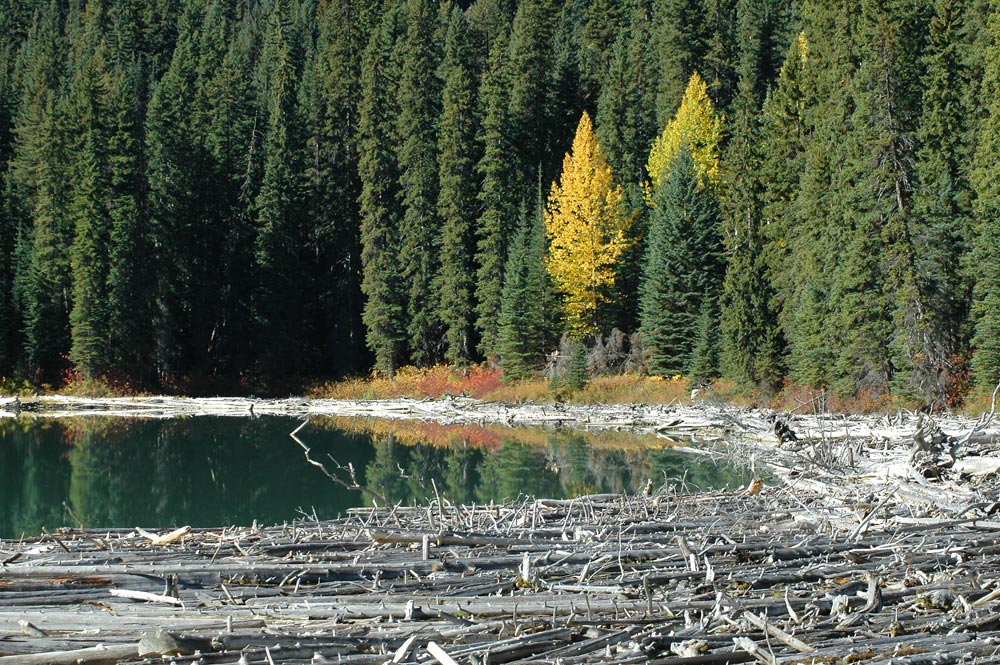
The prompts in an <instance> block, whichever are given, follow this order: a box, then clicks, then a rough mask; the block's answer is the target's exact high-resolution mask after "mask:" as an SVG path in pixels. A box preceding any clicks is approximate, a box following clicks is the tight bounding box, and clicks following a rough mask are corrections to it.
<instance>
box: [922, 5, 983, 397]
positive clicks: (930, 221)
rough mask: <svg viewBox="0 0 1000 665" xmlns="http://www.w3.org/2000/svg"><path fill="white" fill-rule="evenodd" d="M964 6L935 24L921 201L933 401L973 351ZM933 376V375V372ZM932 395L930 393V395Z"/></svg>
mask: <svg viewBox="0 0 1000 665" xmlns="http://www.w3.org/2000/svg"><path fill="white" fill-rule="evenodd" d="M966 4H967V3H966V2H964V0H939V1H938V2H936V3H935V15H934V18H933V20H932V21H931V24H930V33H929V35H928V41H929V44H928V51H927V54H926V56H925V58H924V63H925V65H926V74H925V76H924V80H925V85H926V87H925V89H924V92H923V95H922V100H921V106H922V109H923V110H922V115H921V118H920V126H919V129H918V136H917V138H918V143H919V145H920V149H919V152H918V153H917V163H916V166H915V172H916V183H915V188H914V194H913V215H914V218H915V219H916V221H917V224H916V230H915V232H914V235H913V243H914V249H915V260H916V275H917V279H918V280H920V281H919V284H918V287H919V289H920V292H921V294H922V296H923V300H924V303H925V307H926V309H925V312H924V319H923V326H922V327H923V329H924V330H925V331H926V334H927V338H926V339H927V341H926V343H925V345H924V350H925V353H926V361H925V362H922V363H919V364H918V365H917V366H915V367H914V369H915V370H917V369H919V370H922V371H920V372H919V374H918V375H917V376H915V377H914V378H917V379H918V380H920V381H921V382H922V383H924V385H923V386H922V388H923V390H922V392H924V393H925V394H927V395H928V397H941V396H942V395H944V394H945V392H946V391H947V390H948V388H949V386H948V381H949V377H950V376H952V375H953V374H954V372H953V371H952V370H955V369H959V370H960V369H961V368H956V367H955V362H956V360H957V356H958V354H959V353H960V352H961V351H962V350H963V348H964V347H965V346H966V345H967V344H968V330H967V327H968V318H969V303H970V300H971V298H970V289H971V284H970V280H969V277H968V275H967V274H966V271H965V270H963V266H962V262H963V257H965V256H967V254H968V251H969V248H970V246H971V243H972V237H971V229H972V226H973V225H972V219H971V217H972V192H971V191H970V187H969V182H968V177H967V171H968V164H969V163H970V162H971V150H970V146H969V145H968V139H969V126H970V125H971V124H974V123H973V122H972V113H971V109H969V108H968V106H967V104H966V91H967V90H968V88H969V87H970V80H969V70H968V66H967V64H966V63H965V58H964V54H963V52H962V49H963V43H962V36H963V32H964V29H965V25H964V15H965V14H966ZM928 370H931V371H928ZM928 393H929V394H928Z"/></svg>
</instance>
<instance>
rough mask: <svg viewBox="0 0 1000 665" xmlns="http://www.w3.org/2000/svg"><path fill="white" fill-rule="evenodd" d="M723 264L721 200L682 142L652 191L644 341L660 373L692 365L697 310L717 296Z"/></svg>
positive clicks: (643, 298) (643, 285) (643, 293)
mask: <svg viewBox="0 0 1000 665" xmlns="http://www.w3.org/2000/svg"><path fill="white" fill-rule="evenodd" d="M724 269H725V264H724V261H723V256H722V239H721V237H720V233H719V209H718V203H717V202H716V198H715V196H714V195H713V194H712V193H710V192H709V191H707V188H706V187H705V186H704V184H703V182H702V180H701V179H700V178H699V176H698V173H697V171H696V168H695V162H694V159H693V158H692V156H691V152H690V151H689V150H688V148H687V144H681V149H680V152H679V153H678V154H677V156H676V157H675V158H674V160H673V161H672V164H671V167H670V171H669V172H668V173H667V174H666V176H665V177H664V178H662V179H661V180H660V185H659V187H658V188H657V190H656V192H655V194H654V197H653V209H652V211H651V212H650V220H649V238H648V241H647V245H646V257H645V262H644V264H643V273H642V283H641V286H640V300H639V308H640V309H639V313H640V321H641V326H642V334H643V345H644V346H645V348H647V349H649V353H650V361H651V366H652V369H653V371H654V372H655V373H656V374H659V375H662V376H673V375H677V374H682V373H683V372H684V371H686V370H688V369H690V368H691V367H692V360H693V355H692V351H693V349H694V345H695V340H696V338H697V333H698V321H699V316H700V315H701V314H702V313H703V312H702V308H703V305H704V303H705V302H706V301H708V302H712V301H714V300H716V299H717V298H718V294H719V289H720V287H721V282H722V277H723V271H724ZM705 348H706V349H707V348H708V347H707V346H706V347H705Z"/></svg>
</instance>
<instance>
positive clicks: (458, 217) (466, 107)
mask: <svg viewBox="0 0 1000 665" xmlns="http://www.w3.org/2000/svg"><path fill="white" fill-rule="evenodd" d="M472 55H473V54H472V45H471V43H470V41H469V34H468V26H467V24H466V21H465V15H464V14H463V13H462V10H461V9H459V8H458V7H457V6H455V7H452V11H451V15H450V16H449V20H448V34H447V38H446V41H445V54H444V60H443V62H442V64H441V78H442V79H443V81H444V90H443V93H442V100H441V104H442V111H441V131H440V136H439V138H438V168H439V173H440V176H439V178H440V194H439V196H438V205H437V209H438V214H439V215H440V218H441V272H440V274H439V275H438V279H437V283H436V285H435V290H436V292H437V294H438V298H439V299H440V303H439V305H438V307H439V311H440V316H441V320H442V321H443V322H444V324H445V340H446V342H447V349H446V351H445V357H446V358H447V360H448V362H450V363H451V364H453V365H467V364H468V363H469V362H470V361H471V360H472V359H473V358H474V357H475V352H476V351H475V342H474V340H473V338H472V325H473V306H474V301H473V296H474V290H475V282H474V278H475V275H474V273H473V270H474V265H473V261H472V259H473V253H474V247H475V245H474V236H473V228H472V222H473V221H474V219H475V215H476V212H477V205H476V204H477V202H476V189H475V173H474V169H475V165H476V159H475V156H476V152H477V149H476V145H475V136H476V126H475V98H474V85H475V80H474V76H475V72H474V71H473V62H472Z"/></svg>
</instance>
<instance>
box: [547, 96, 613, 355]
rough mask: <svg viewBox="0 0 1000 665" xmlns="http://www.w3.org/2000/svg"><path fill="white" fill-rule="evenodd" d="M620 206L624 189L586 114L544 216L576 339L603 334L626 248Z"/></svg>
mask: <svg viewBox="0 0 1000 665" xmlns="http://www.w3.org/2000/svg"><path fill="white" fill-rule="evenodd" d="M622 204H623V196H622V191H621V186H620V185H616V184H615V183H614V179H613V177H612V174H611V168H610V167H609V166H608V163H607V159H606V158H605V157H604V153H603V151H602V150H601V146H600V144H599V143H598V142H597V136H596V135H595V134H594V130H593V125H592V124H591V121H590V116H589V115H587V113H586V112H584V114H583V116H582V117H581V119H580V124H579V125H578V126H577V130H576V138H574V139H573V148H572V150H571V151H570V152H569V153H567V154H566V158H565V159H564V160H563V171H562V176H561V177H560V180H559V182H558V183H553V185H552V192H551V194H550V195H549V202H548V206H547V209H546V214H545V227H546V235H547V236H548V238H549V256H548V259H547V262H546V265H547V266H548V270H549V273H550V274H551V275H552V278H553V281H554V282H555V284H556V286H557V287H558V289H559V290H560V291H561V292H562V293H563V296H564V300H563V309H564V312H565V315H566V323H567V326H568V328H569V330H570V331H571V332H572V333H573V334H574V335H576V336H583V335H588V334H593V333H596V332H599V331H600V330H601V325H602V323H603V312H602V308H603V307H604V306H605V305H606V304H607V303H608V302H609V300H610V297H611V295H612V293H613V288H614V278H615V268H616V265H617V262H618V260H619V258H620V257H621V255H622V252H624V251H625V248H626V246H627V235H626V234H627V230H628V220H627V218H626V217H625V214H624V209H623V205H622Z"/></svg>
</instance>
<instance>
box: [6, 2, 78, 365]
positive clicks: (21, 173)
mask: <svg viewBox="0 0 1000 665" xmlns="http://www.w3.org/2000/svg"><path fill="white" fill-rule="evenodd" d="M39 13H40V16H39V20H38V22H37V23H36V25H35V26H34V27H33V29H32V31H31V33H30V34H29V36H28V38H27V41H26V43H25V47H24V50H23V51H22V54H21V57H22V62H24V63H25V65H24V67H25V68H24V71H23V74H22V76H23V79H22V81H23V82H22V86H23V87H22V90H23V93H22V101H21V107H20V109H19V110H18V114H17V119H16V124H15V130H14V131H15V137H16V138H15V145H14V157H13V160H12V164H11V168H12V176H13V179H14V185H15V187H16V189H17V193H16V195H17V196H18V198H19V199H20V200H19V201H18V202H17V204H16V205H17V208H18V209H20V210H22V211H24V212H25V213H26V214H27V215H28V217H27V218H26V219H24V220H23V221H22V222H21V223H20V225H19V229H18V235H17V245H18V247H17V250H16V251H17V255H18V256H17V268H16V276H15V291H16V301H17V306H18V309H19V310H20V312H21V317H22V320H23V326H24V330H23V335H24V364H25V365H26V368H27V369H28V371H29V373H31V374H33V375H34V376H35V377H36V378H39V379H43V380H49V381H51V380H55V379H57V378H59V377H58V373H59V372H61V371H62V370H64V369H66V366H65V363H64V361H63V358H64V357H65V356H66V354H67V353H68V352H69V346H70V340H69V310H70V307H71V302H70V299H69V294H70V292H71V290H72V284H71V279H72V278H71V272H70V260H69V247H70V245H71V243H72V237H73V225H72V223H70V222H69V220H70V217H69V215H68V214H67V212H66V209H67V205H68V202H67V191H66V182H67V180H68V173H67V169H68V159H67V155H66V145H65V121H64V111H65V108H64V106H63V104H62V101H61V97H60V93H59V91H60V89H61V85H62V82H61V76H60V72H61V68H62V65H63V58H64V55H65V54H64V53H63V52H62V51H61V50H60V44H61V35H62V22H63V18H64V16H63V12H62V9H61V4H60V3H57V2H51V3H49V4H48V5H47V6H46V7H44V8H42V9H41V10H40V12H39Z"/></svg>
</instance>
